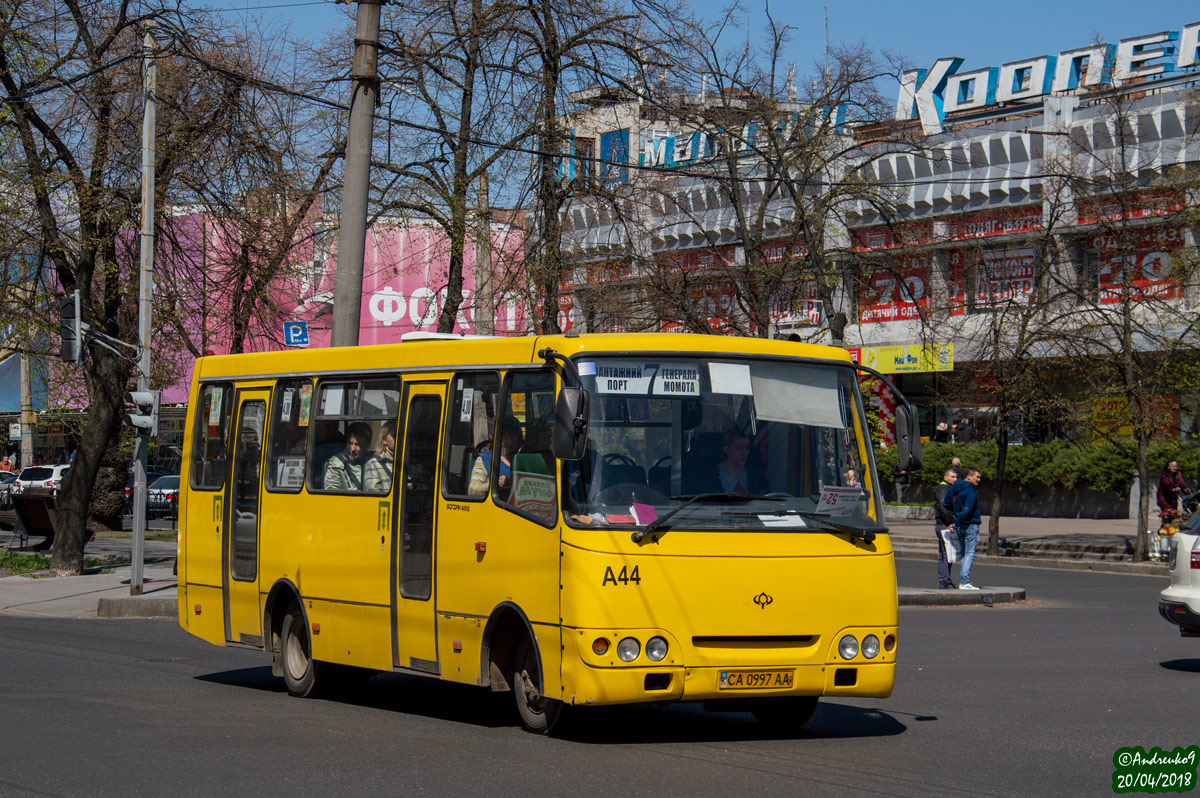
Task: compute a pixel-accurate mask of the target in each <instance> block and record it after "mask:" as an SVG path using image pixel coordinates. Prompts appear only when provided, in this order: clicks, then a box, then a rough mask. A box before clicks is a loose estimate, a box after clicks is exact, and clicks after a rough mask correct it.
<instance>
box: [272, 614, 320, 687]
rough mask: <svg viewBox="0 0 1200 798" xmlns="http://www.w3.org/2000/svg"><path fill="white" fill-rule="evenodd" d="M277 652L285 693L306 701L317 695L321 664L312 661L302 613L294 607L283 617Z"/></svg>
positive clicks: (306, 628) (310, 646)
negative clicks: (281, 668) (281, 665)
mask: <svg viewBox="0 0 1200 798" xmlns="http://www.w3.org/2000/svg"><path fill="white" fill-rule="evenodd" d="M279 648H280V651H281V654H282V657H281V658H282V660H283V681H284V683H285V684H287V689H288V692H289V693H291V694H292V695H294V696H297V697H299V698H307V697H308V696H311V695H313V694H314V693H315V692H316V688H317V675H318V673H319V670H320V664H319V663H317V662H316V661H314V660H313V658H312V645H311V643H310V638H309V636H308V627H307V626H306V625H305V623H304V612H303V611H302V610H301V609H300V607H299V606H298V605H296V604H293V605H292V606H291V607H289V608H288V611H287V614H286V615H284V616H283V629H282V630H281V635H280V644H279Z"/></svg>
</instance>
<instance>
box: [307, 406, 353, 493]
mask: <svg viewBox="0 0 1200 798" xmlns="http://www.w3.org/2000/svg"><path fill="white" fill-rule="evenodd" d="M316 437H317V445H316V448H315V449H314V450H313V456H312V472H311V474H312V486H313V487H314V488H316V489H317V490H321V489H322V488H324V487H325V463H326V462H327V461H328V460H329V458H331V457H333V456H334V455H335V454H337V453H338V452H340V451H341V450H342V449H344V448H346V439H345V436H344V435H343V434H342V431H341V429H339V428H338V426H337V424H336V422H335V423H334V424H332V425H330V424H329V423H328V422H324V423H322V424H321V426H319V427H318V428H317V430H316Z"/></svg>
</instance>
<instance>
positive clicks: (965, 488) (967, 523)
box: [943, 468, 981, 590]
mask: <svg viewBox="0 0 1200 798" xmlns="http://www.w3.org/2000/svg"><path fill="white" fill-rule="evenodd" d="M978 485H979V469H978V468H968V469H967V475H966V476H965V477H964V478H962V479H960V480H958V481H957V482H955V483H954V484H953V485H951V486H950V490H949V491H947V492H946V499H945V501H944V502H943V504H944V506H945V508H946V509H947V510H950V511H951V512H952V513H953V514H954V523H953V524H951V525H950V531H951V532H953V533H954V535H955V536H956V537H957V538H958V545H957V546H955V548H956V549H959V550H960V551H962V559H961V560H960V561H959V566H958V578H959V584H958V589H959V590H978V589H979V588H977V587H975V585H973V584H971V565H972V564H973V563H974V562H975V545H976V544H977V543H978V542H979V522H980V520H981V519H980V517H979V493H978V492H977V490H976V488H977V487H978Z"/></svg>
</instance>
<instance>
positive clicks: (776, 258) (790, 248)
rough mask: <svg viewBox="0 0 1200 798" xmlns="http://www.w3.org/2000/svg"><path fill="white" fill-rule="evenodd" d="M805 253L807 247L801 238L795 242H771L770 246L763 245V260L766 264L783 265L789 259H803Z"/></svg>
mask: <svg viewBox="0 0 1200 798" xmlns="http://www.w3.org/2000/svg"><path fill="white" fill-rule="evenodd" d="M807 253H808V245H807V244H805V243H804V239H803V238H798V239H796V240H795V241H772V242H771V243H770V244H763V259H764V260H766V262H767V263H783V262H784V261H785V260H787V259H789V258H791V259H796V258H803V257H804V256H805V255H806V254H807Z"/></svg>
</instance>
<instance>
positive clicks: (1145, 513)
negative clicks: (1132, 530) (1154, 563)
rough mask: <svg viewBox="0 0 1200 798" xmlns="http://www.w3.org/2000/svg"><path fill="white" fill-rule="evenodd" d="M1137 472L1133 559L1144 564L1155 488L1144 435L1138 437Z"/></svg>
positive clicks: (1147, 553)
mask: <svg viewBox="0 0 1200 798" xmlns="http://www.w3.org/2000/svg"><path fill="white" fill-rule="evenodd" d="M1137 445H1138V451H1137V472H1138V530H1137V549H1136V551H1134V553H1133V559H1134V560H1136V561H1137V562H1146V560H1148V559H1150V495H1151V492H1152V490H1154V489H1155V488H1156V487H1157V485H1155V488H1152V487H1151V483H1150V444H1149V443H1148V442H1147V441H1146V438H1145V436H1144V435H1139V436H1138V442H1137Z"/></svg>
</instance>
